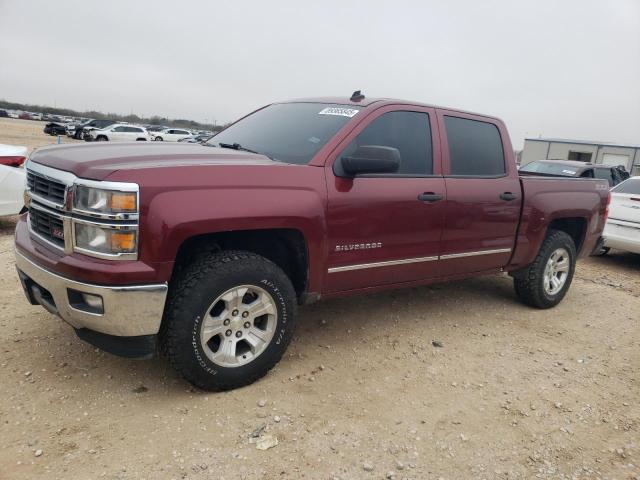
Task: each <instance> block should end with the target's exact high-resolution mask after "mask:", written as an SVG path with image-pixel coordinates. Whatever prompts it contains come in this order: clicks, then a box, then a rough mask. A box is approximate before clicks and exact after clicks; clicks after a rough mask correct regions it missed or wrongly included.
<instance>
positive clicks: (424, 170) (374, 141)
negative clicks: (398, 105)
mask: <svg viewBox="0 0 640 480" xmlns="http://www.w3.org/2000/svg"><path fill="white" fill-rule="evenodd" d="M364 145H380V146H384V147H393V148H397V149H398V151H399V152H400V168H399V169H398V172H397V174H400V175H431V174H433V152H432V145H431V126H430V125H429V115H428V114H426V113H421V112H406V111H398V112H387V113H384V114H382V115H380V116H379V117H378V118H376V119H375V120H374V121H373V122H371V123H370V124H369V125H368V126H367V127H366V128H365V129H364V130H363V131H362V132H360V134H359V135H358V136H357V137H356V138H355V139H354V140H353V142H351V144H350V145H349V146H348V147H347V148H346V149H345V150H344V151H343V152H342V156H348V155H350V154H352V153H353V152H355V151H356V149H357V148H358V147H360V146H364ZM391 175H393V174H391Z"/></svg>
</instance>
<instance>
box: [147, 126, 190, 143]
mask: <svg viewBox="0 0 640 480" xmlns="http://www.w3.org/2000/svg"><path fill="white" fill-rule="evenodd" d="M190 136H191V132H190V131H188V130H182V129H179V128H165V129H164V130H160V131H159V132H155V134H154V135H153V139H154V140H155V141H156V142H163V141H164V142H177V141H178V140H181V139H183V138H187V137H190Z"/></svg>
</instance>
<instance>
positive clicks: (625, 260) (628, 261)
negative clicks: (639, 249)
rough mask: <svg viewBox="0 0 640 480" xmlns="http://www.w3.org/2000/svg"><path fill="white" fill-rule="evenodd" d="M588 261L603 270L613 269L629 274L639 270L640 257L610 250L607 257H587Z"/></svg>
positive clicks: (635, 254)
mask: <svg viewBox="0 0 640 480" xmlns="http://www.w3.org/2000/svg"><path fill="white" fill-rule="evenodd" d="M589 260H590V261H592V262H593V263H595V264H596V265H600V266H603V267H605V268H607V267H609V268H611V267H614V268H617V269H620V270H626V271H629V272H637V271H638V270H640V255H638V254H637V253H631V252H625V251H622V250H611V251H610V252H609V253H608V254H607V255H604V256H602V257H589Z"/></svg>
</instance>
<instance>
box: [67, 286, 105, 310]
mask: <svg viewBox="0 0 640 480" xmlns="http://www.w3.org/2000/svg"><path fill="white" fill-rule="evenodd" d="M67 293H68V295H69V305H70V306H71V307H72V308H74V309H76V310H80V311H82V312H87V313H93V314H96V315H102V314H103V313H104V302H103V301H102V297H101V296H100V295H94V294H93V293H85V292H80V291H78V290H74V289H72V288H68V289H67Z"/></svg>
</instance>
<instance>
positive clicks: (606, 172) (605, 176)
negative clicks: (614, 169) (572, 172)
mask: <svg viewBox="0 0 640 480" xmlns="http://www.w3.org/2000/svg"><path fill="white" fill-rule="evenodd" d="M595 174H596V175H595V176H596V178H600V179H602V180H606V181H607V182H609V186H610V187H613V183H614V182H613V177H612V173H611V169H610V168H596V169H595Z"/></svg>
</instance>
